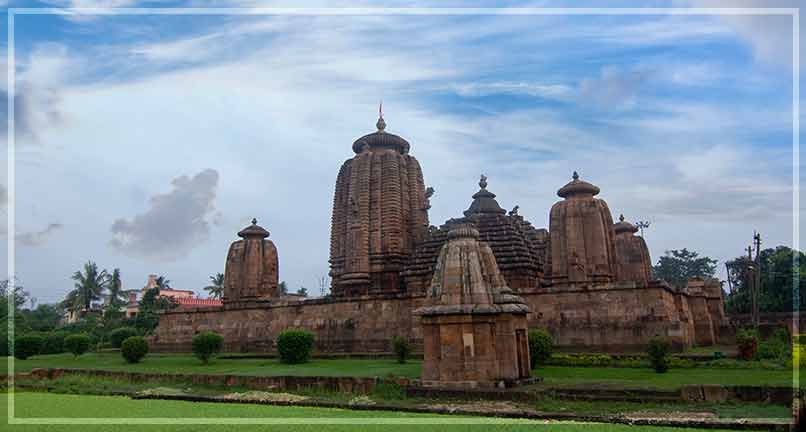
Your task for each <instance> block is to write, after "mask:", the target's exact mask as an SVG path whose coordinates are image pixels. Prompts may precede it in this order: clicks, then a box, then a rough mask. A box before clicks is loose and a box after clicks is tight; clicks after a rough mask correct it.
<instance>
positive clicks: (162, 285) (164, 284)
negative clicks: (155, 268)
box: [155, 275, 171, 290]
mask: <svg viewBox="0 0 806 432" xmlns="http://www.w3.org/2000/svg"><path fill="white" fill-rule="evenodd" d="M155 282H156V283H157V287H158V288H159V289H161V290H162V289H171V280H170V279H168V278H166V277H165V276H164V275H161V276H160V277H158V278H157V279H156V280H155Z"/></svg>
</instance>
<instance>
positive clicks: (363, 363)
mask: <svg viewBox="0 0 806 432" xmlns="http://www.w3.org/2000/svg"><path fill="white" fill-rule="evenodd" d="M4 360H5V359H4ZM2 363H3V365H2V370H3V373H8V372H7V371H8V365H7V362H5V361H3V362H2ZM420 365H421V362H420V361H414V360H410V361H409V362H407V363H405V364H399V363H397V361H395V360H392V359H380V360H363V359H336V360H319V359H314V360H312V361H311V362H309V363H304V364H298V365H288V364H284V363H281V362H280V361H279V360H277V359H237V360H236V359H214V360H213V361H212V362H211V363H210V364H208V365H204V364H202V363H201V362H200V361H199V360H198V359H196V358H195V357H193V356H192V355H178V354H149V355H147V356H146V357H145V358H144V359H143V360H142V361H141V362H140V363H136V364H128V363H126V361H125V360H123V357H121V356H120V353H117V352H104V353H88V354H84V355H82V356H80V357H78V358H76V357H74V356H73V355H72V354H53V355H40V356H35V357H31V358H29V359H27V360H17V359H15V361H14V370H15V371H16V372H27V371H30V370H31V369H34V368H76V369H104V370H122V371H129V372H163V373H196V374H237V375H266V376H272V375H289V376H292V375H296V376H356V377H372V376H387V375H389V374H394V375H396V376H406V377H412V378H415V377H419V376H420Z"/></svg>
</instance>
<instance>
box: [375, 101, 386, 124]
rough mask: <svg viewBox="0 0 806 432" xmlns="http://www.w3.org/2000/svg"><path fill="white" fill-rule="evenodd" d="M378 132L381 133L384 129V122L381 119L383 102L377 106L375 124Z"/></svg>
mask: <svg viewBox="0 0 806 432" xmlns="http://www.w3.org/2000/svg"><path fill="white" fill-rule="evenodd" d="M375 126H376V127H377V128H378V132H383V131H384V129H386V121H384V119H383V101H381V103H380V104H379V105H378V122H377V123H375Z"/></svg>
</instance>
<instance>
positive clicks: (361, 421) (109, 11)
mask: <svg viewBox="0 0 806 432" xmlns="http://www.w3.org/2000/svg"><path fill="white" fill-rule="evenodd" d="M7 14H8V40H7V42H8V48H7V54H8V59H7V60H8V61H7V69H8V70H7V73H8V108H7V112H8V131H7V132H8V138H7V140H8V141H7V142H8V226H7V232H8V243H7V253H8V281H9V287H8V288H9V290H8V295H9V302H8V337H9V340H13V338H14V319H13V317H14V302H13V295H14V288H15V287H16V282H15V279H14V274H15V266H16V262H15V251H16V248H15V238H14V237H15V236H14V233H15V232H16V231H15V227H16V223H15V203H16V191H15V165H16V149H15V131H14V120H15V119H14V93H15V84H16V76H15V72H16V68H15V53H14V16H15V15H74V16H81V15H295V16H322V15H329V16H333V15H339V16H373V15H440V16H448V15H475V16H481V15H711V16H713V15H768V16H769V15H777V16H791V17H792V26H793V31H792V248H793V249H794V250H795V251H799V250H800V241H799V237H800V52H799V51H800V43H799V42H800V41H799V38H800V9H799V8H657V7H655V8H640V7H638V8H606V7H604V8H281V7H277V8H266V7H259V8H198V7H194V8H184V7H179V8H9V9H8V11H7ZM792 260H793V287H792V292H793V298H794V299H797V298H798V295H799V291H798V288H799V284H800V281H799V277H800V273H799V271H797V270H796V269H799V257H798V254H793V259H792ZM799 307H800V305H799V304H797V303H794V302H793V308H794V310H793V312H794V319H793V321H794V331H793V333H795V334H797V333H798V324H799V314H800V311H799ZM792 378H793V387H794V388H796V389H797V388H799V385H800V370H799V369H798V367H797V364H794V362H793V365H792ZM533 423H534V420H524V419H501V418H489V417H464V418H463V417H456V418H451V417H450V416H435V417H429V418H422V417H410V418H384V417H376V418H341V417H337V418H327V417H319V418H279V417H276V418H249V417H247V418H227V417H225V418H214V417H210V418H203V417H187V418H125V417H124V418H59V417H53V418H51V417H47V418H41V417H38V418H37V417H25V418H20V417H15V416H14V357H13V356H9V357H8V424H41V425H44V424H87V425H89V424H96V425H97V424H104V425H111V424H115V425H133V424H138V425H140V424H149V425H164V424H183V425H184V424H188V425H189V424H199V425H201V424H334V425H335V424H351V425H369V424H375V425H381V424H407V425H413V424H463V425H464V424H533Z"/></svg>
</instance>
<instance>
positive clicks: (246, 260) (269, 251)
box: [223, 219, 280, 302]
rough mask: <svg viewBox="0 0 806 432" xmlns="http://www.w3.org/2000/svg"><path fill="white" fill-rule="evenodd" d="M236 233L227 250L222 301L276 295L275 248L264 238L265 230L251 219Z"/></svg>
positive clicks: (277, 292) (276, 267)
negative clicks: (250, 221) (248, 224)
mask: <svg viewBox="0 0 806 432" xmlns="http://www.w3.org/2000/svg"><path fill="white" fill-rule="evenodd" d="M238 236H239V237H241V240H237V241H235V242H233V243H232V245H231V246H230V248H229V252H228V253H227V263H226V267H225V269H224V297H223V300H224V302H233V301H238V300H250V299H267V298H272V297H277V296H279V294H280V293H279V289H278V283H277V282H278V259H277V248H276V247H275V246H274V243H273V242H272V241H271V240H268V239H267V237H269V232H268V231H266V230H265V229H264V228H263V227H261V226H260V225H258V224H257V219H252V225H250V226H248V227H246V228H244V229H242V230H241V231H239V232H238Z"/></svg>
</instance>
